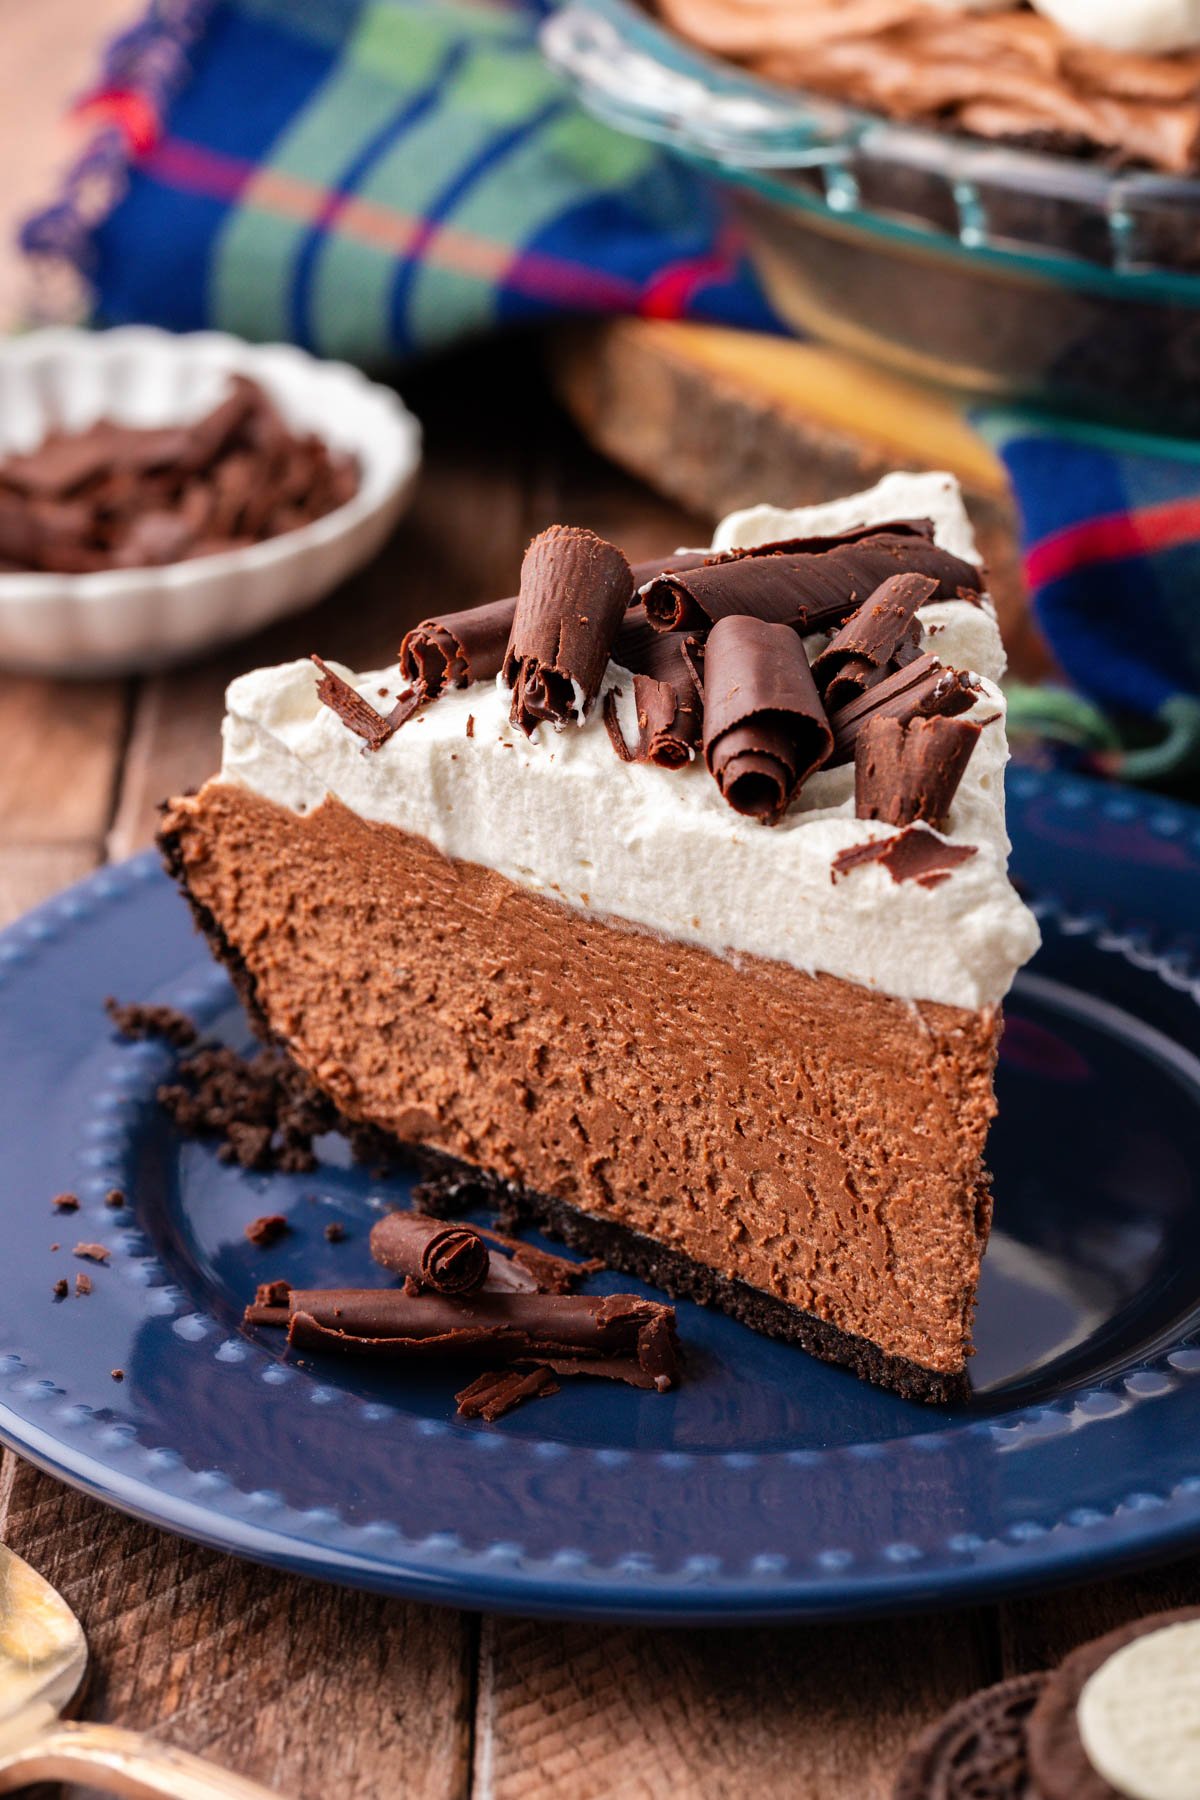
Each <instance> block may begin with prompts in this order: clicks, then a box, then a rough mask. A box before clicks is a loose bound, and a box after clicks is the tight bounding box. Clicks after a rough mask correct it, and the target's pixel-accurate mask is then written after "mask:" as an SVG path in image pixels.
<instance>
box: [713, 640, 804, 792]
mask: <svg viewBox="0 0 1200 1800" xmlns="http://www.w3.org/2000/svg"><path fill="white" fill-rule="evenodd" d="M832 748H833V734H832V732H831V731H830V729H829V722H828V720H827V719H826V717H825V709H824V707H823V706H822V705H821V698H820V695H819V694H818V693H817V689H816V683H815V682H814V681H813V677H812V670H811V669H810V668H809V666H808V657H807V656H806V655H805V651H804V645H803V643H802V642H801V640H800V638H799V636H798V635H797V633H796V632H794V631H793V630H792V629H791V628H790V626H787V625H776V624H772V623H771V622H770V621H768V620H765V619H759V618H753V617H750V616H735V617H730V618H725V619H720V620H718V622H717V623H716V624H715V625H714V626H713V628H712V631H711V633H710V634H709V637H708V641H707V643H706V644H705V647H704V758H705V761H706V762H707V764H708V767H709V769H710V771H711V773H712V775H713V777H714V778H715V780H716V783H717V786H718V787H719V788H720V790H721V793H722V794H723V795H724V797H725V799H726V800H728V802H729V804H730V806H732V807H733V808H734V810H735V811H736V812H740V813H746V814H748V815H750V816H751V817H754V818H758V819H761V820H762V822H763V824H765V825H775V824H777V823H778V822H779V820H780V819H781V818H782V817H783V815H784V812H785V811H786V810H787V807H788V805H789V804H790V802H791V801H792V800H793V799H794V798H795V796H796V794H797V793H798V792H799V790H800V788H801V787H802V786H803V784H804V782H805V780H806V779H807V777H808V776H809V775H811V774H812V772H813V770H814V769H816V768H819V767H820V765H821V764H822V763H823V762H824V761H825V759H826V758H827V757H828V755H829V753H830V751H831V750H832Z"/></svg>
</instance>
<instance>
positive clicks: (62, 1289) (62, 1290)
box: [54, 1275, 71, 1300]
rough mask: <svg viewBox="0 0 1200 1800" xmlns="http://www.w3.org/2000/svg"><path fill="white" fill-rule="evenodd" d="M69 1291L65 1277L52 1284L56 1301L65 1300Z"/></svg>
mask: <svg viewBox="0 0 1200 1800" xmlns="http://www.w3.org/2000/svg"><path fill="white" fill-rule="evenodd" d="M70 1291H71V1289H70V1285H69V1284H68V1282H67V1278H66V1276H65V1275H62V1276H60V1277H59V1279H58V1280H57V1281H56V1282H55V1284H54V1298H55V1299H56V1300H65V1299H66V1297H67V1295H68V1294H69V1293H70Z"/></svg>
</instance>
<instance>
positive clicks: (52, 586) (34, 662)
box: [0, 326, 421, 676]
mask: <svg viewBox="0 0 1200 1800" xmlns="http://www.w3.org/2000/svg"><path fill="white" fill-rule="evenodd" d="M234 372H236V373H238V374H242V375H247V376H249V377H251V378H252V379H253V380H255V381H257V382H259V383H260V384H261V386H262V387H263V388H264V389H265V390H266V392H267V393H268V394H269V395H270V396H271V398H272V400H274V402H275V403H276V405H277V406H278V407H279V409H280V411H281V412H282V414H283V416H284V418H285V419H286V420H287V422H288V424H289V425H290V426H292V427H293V428H294V429H295V430H298V431H313V432H316V433H318V434H319V435H320V436H321V437H322V438H323V439H324V440H325V442H326V443H327V444H329V446H330V447H331V448H332V449H335V450H341V451H348V452H349V453H350V454H351V455H353V456H354V457H355V458H356V459H357V461H358V466H359V486H358V491H357V492H356V493H355V495H354V497H353V498H352V499H351V500H348V501H347V502H346V504H345V505H344V506H339V507H338V508H336V510H335V511H333V512H331V513H326V514H325V516H324V517H323V518H320V519H314V520H313V521H312V523H311V524H308V525H303V526H301V527H300V528H299V529H298V530H296V531H288V532H285V533H283V534H282V535H281V536H280V537H276V538H270V539H268V540H267V541H266V542H264V543H261V544H252V545H250V546H249V547H247V548H243V549H239V550H228V551H221V552H219V553H218V554H216V555H214V556H204V557H196V558H194V559H193V560H192V561H190V562H178V563H168V564H165V565H163V566H161V567H155V568H147V569H105V570H101V571H99V572H97V573H94V574H89V575H52V574H41V573H30V574H7V575H6V574H0V665H2V666H3V667H5V668H9V669H17V670H23V671H27V672H37V673H42V674H55V675H77V676H79V675H86V676H95V675H112V674H126V673H131V672H133V671H136V670H142V669H151V668H156V667H161V666H163V665H164V664H168V663H173V662H181V661H183V660H185V659H186V658H188V657H192V656H197V655H200V654H201V653H203V652H204V651H206V650H210V649H213V648H214V647H215V646H217V645H219V644H223V643H228V642H230V641H232V640H233V639H235V638H239V637H244V636H246V635H248V634H249V633H250V632H253V631H257V630H258V629H259V628H260V627H262V626H264V625H267V624H269V623H270V622H271V621H272V620H274V619H278V618H281V617H283V616H284V615H285V614H287V613H292V612H298V611H300V610H301V609H302V608H303V607H306V606H310V605H312V604H313V602H314V601H316V600H319V599H320V598H321V597H322V596H323V595H324V594H327V593H328V592H329V591H330V589H332V588H334V587H336V586H337V584H338V583H339V582H340V581H344V580H345V579H346V578H347V576H349V575H351V574H353V573H354V571H355V570H356V569H358V568H360V567H361V566H362V565H363V564H364V563H366V562H369V561H370V559H371V557H372V556H374V555H375V553H376V552H377V551H378V550H379V549H380V548H381V547H382V545H383V544H384V543H385V542H386V540H387V538H388V536H389V534H390V533H391V531H392V528H393V527H394V525H395V523H396V521H397V519H398V518H399V516H400V514H401V512H402V511H403V510H404V506H405V504H406V502H407V499H408V496H409V494H410V492H411V489H412V485H413V481H414V478H415V476H416V473H417V469H418V467H419V465H420V460H421V429H420V426H419V425H418V423H417V421H416V420H415V419H414V418H413V416H412V414H411V413H410V412H409V411H408V410H407V408H406V407H405V406H404V404H403V402H402V401H401V400H400V399H399V397H398V396H397V395H396V394H395V393H393V391H392V390H391V389H390V388H386V387H382V386H380V385H379V384H378V383H376V382H372V381H368V380H367V378H366V376H364V375H362V374H361V373H360V372H359V371H358V370H357V369H353V368H351V367H350V366H349V365H348V364H346V363H336V362H321V361H319V360H318V359H317V358H316V357H312V356H309V355H307V354H306V352H305V351H303V350H298V349H296V348H295V347H293V346H292V345H288V344H247V343H244V342H243V341H242V340H241V339H240V338H235V337H229V336H227V335H226V334H224V333H222V332H208V331H206V332H196V333H192V334H189V335H185V336H176V335H174V334H173V333H171V332H167V331H158V330H155V329H152V328H151V327H148V326H123V327H120V328H119V329H116V330H113V331H103V332H90V331H74V330H52V331H38V332H32V333H30V334H29V335H28V336H26V337H20V338H14V339H11V340H9V341H8V342H4V343H0V455H6V454H8V453H10V452H13V451H25V450H32V449H33V448H34V447H35V446H36V445H37V444H38V443H39V442H40V441H41V440H42V438H43V437H44V436H45V435H46V433H47V432H48V431H50V430H52V429H55V428H60V429H66V430H82V429H83V428H84V427H86V426H88V425H90V424H91V423H92V422H93V421H94V420H96V419H98V418H101V417H106V418H112V419H115V420H118V421H119V422H120V423H122V424H128V425H169V424H175V423H183V422H186V421H188V420H190V419H193V418H198V417H200V416H201V415H202V414H203V413H205V412H207V411H208V409H209V408H210V407H211V406H212V405H213V404H215V402H216V401H217V400H218V399H219V398H220V396H221V393H222V392H223V389H224V386H225V382H226V379H227V377H228V376H229V375H230V374H231V373H234Z"/></svg>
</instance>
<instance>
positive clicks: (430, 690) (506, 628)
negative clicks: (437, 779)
mask: <svg viewBox="0 0 1200 1800" xmlns="http://www.w3.org/2000/svg"><path fill="white" fill-rule="evenodd" d="M706 560H707V553H706V552H705V551H702V550H701V551H694V550H686V551H681V552H679V553H678V554H677V555H676V556H673V557H666V556H656V557H652V558H651V559H650V560H649V561H648V562H642V563H635V564H634V566H633V569H632V571H631V579H632V581H633V582H634V583H640V582H643V581H649V580H650V579H651V577H652V576H654V575H658V574H661V572H662V571H663V570H664V569H694V568H699V566H700V564H701V563H703V562H704V561H706ZM516 610H517V596H516V594H511V595H510V596H509V597H508V598H507V599H505V600H490V601H488V602H487V604H486V605H484V606H471V607H466V608H464V610H463V611H461V612H453V613H438V614H436V615H435V617H433V618H432V619H422V621H421V623H420V624H419V625H414V626H413V628H412V630H411V631H408V632H406V633H405V635H404V639H403V641H402V642H401V645H400V673H401V675H402V676H403V678H404V680H405V681H407V682H408V683H409V684H410V686H412V687H413V688H415V689H416V690H417V691H418V692H419V694H420V696H421V699H422V701H425V700H436V699H437V698H438V696H439V695H440V694H442V693H444V692H445V690H446V689H447V688H456V687H458V688H462V687H469V686H470V685H471V683H472V682H475V681H494V680H495V678H496V676H497V675H498V674H499V673H500V671H501V669H502V668H503V667H504V656H505V652H506V650H507V649H508V640H509V636H510V634H511V632H512V623H513V618H514V615H515V614H516ZM626 666H627V667H628V666H629V665H626ZM467 736H468V737H473V736H474V719H473V718H470V719H468V720H467Z"/></svg>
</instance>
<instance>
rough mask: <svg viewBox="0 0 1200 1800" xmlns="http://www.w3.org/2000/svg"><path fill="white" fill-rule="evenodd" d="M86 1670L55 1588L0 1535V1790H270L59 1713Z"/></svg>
mask: <svg viewBox="0 0 1200 1800" xmlns="http://www.w3.org/2000/svg"><path fill="white" fill-rule="evenodd" d="M86 1672H87V1639H86V1638H85V1637H84V1635H83V1627H82V1625H81V1624H80V1623H79V1620H78V1619H77V1618H76V1617H75V1614H74V1613H73V1612H72V1611H71V1609H70V1607H69V1606H68V1605H67V1603H66V1601H65V1600H64V1599H63V1597H62V1595H61V1594H60V1593H58V1592H57V1590H56V1589H54V1588H52V1587H51V1586H50V1583H49V1582H48V1581H43V1579H42V1577H41V1576H40V1575H38V1574H37V1573H36V1572H35V1571H34V1570H33V1569H31V1568H30V1566H29V1564H28V1563H27V1562H22V1560H21V1558H20V1557H19V1556H15V1555H14V1554H13V1552H12V1551H11V1550H8V1549H6V1548H5V1547H4V1545H2V1544H0V1794H11V1793H15V1792H16V1790H17V1789H18V1788H23V1787H29V1786H30V1785H32V1784H33V1783H34V1782H37V1781H86V1783H87V1786H88V1787H89V1788H99V1789H101V1790H102V1791H103V1792H104V1793H106V1794H127V1795H134V1796H139V1795H141V1796H147V1797H157V1800H164V1797H165V1800H271V1796H270V1793H269V1791H268V1790H267V1789H266V1788H262V1787H259V1785H258V1783H257V1782H255V1781H245V1780H243V1778H242V1777H241V1776H240V1775H231V1774H229V1773H228V1771H227V1770H225V1769H218V1768H216V1767H215V1766H214V1765H213V1764H212V1763H206V1762H201V1760H200V1758H199V1757H198V1756H189V1755H188V1753H187V1751H186V1750H176V1749H174V1748H173V1747H172V1746H171V1745H170V1744H160V1743H157V1742H156V1741H155V1740H154V1738H151V1737H145V1736H143V1735H142V1733H141V1732H137V1731H121V1730H119V1729H118V1728H117V1727H116V1726H114V1725H87V1724H83V1723H75V1722H73V1721H70V1720H64V1719H63V1717H62V1713H63V1711H64V1710H65V1708H66V1707H67V1706H68V1705H69V1704H70V1702H71V1700H72V1698H73V1697H74V1696H75V1695H76V1694H77V1693H78V1691H79V1688H80V1686H81V1685H82V1682H83V1678H84V1675H85V1674H86Z"/></svg>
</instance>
